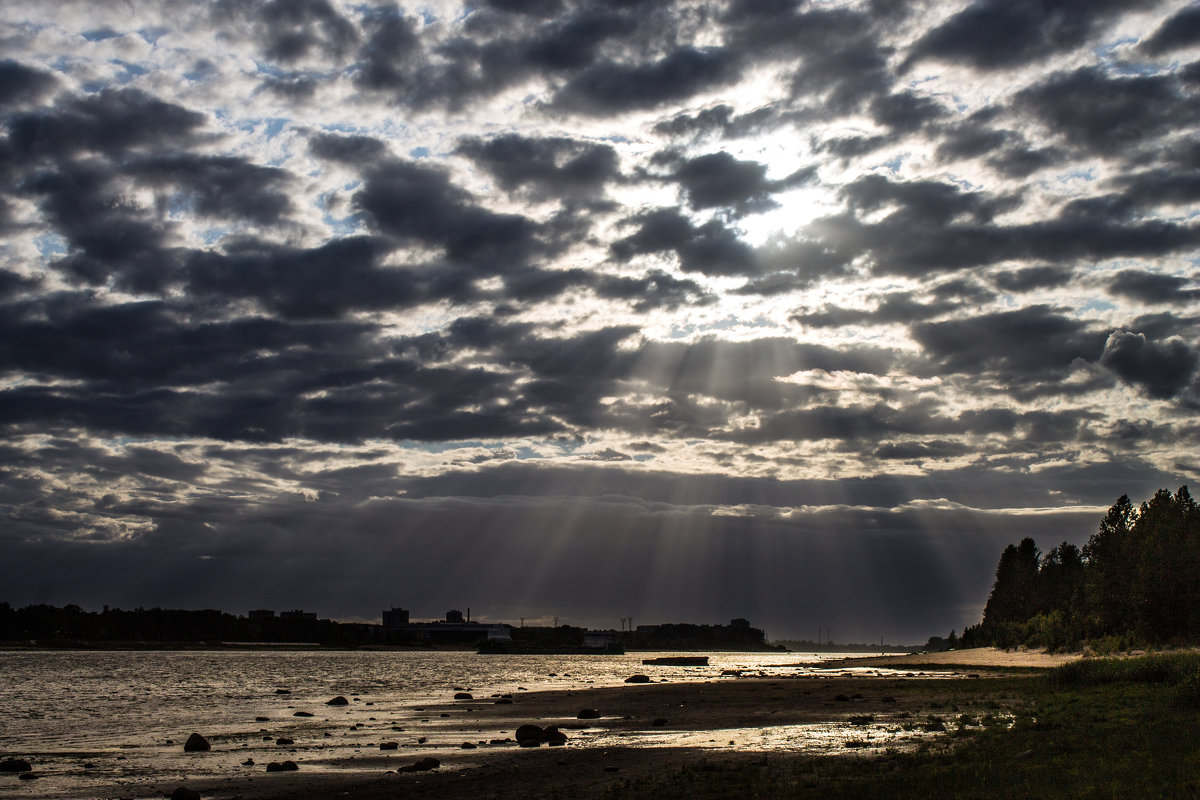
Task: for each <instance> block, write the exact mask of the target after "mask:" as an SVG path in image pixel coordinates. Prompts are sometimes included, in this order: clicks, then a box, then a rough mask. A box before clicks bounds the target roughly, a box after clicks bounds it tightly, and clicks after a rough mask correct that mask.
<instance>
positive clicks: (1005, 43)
mask: <svg viewBox="0 0 1200 800" xmlns="http://www.w3.org/2000/svg"><path fill="white" fill-rule="evenodd" d="M1126 10H1128V5H1127V4H1126V3H1122V2H1119V0H1101V1H1100V2H1088V3H1081V2H1044V1H1043V0H1021V1H1020V2H1005V0H985V2H978V3H973V4H971V5H970V6H968V7H967V8H965V9H963V10H962V11H959V12H957V13H956V14H953V15H952V16H950V17H949V19H947V20H946V21H945V22H943V23H942V24H941V25H939V26H938V27H936V28H933V29H932V30H930V31H929V32H927V33H925V34H924V35H923V36H921V38H919V39H918V40H917V41H916V42H915V43H914V44H913V46H912V48H911V51H910V53H909V56H908V62H909V63H912V62H916V61H920V60H923V59H938V60H942V61H948V62H958V63H963V64H966V65H969V66H971V67H974V68H976V69H981V70H992V69H1008V68H1013V67H1019V66H1022V65H1024V64H1026V63H1028V62H1030V61H1035V60H1039V59H1043V58H1046V57H1047V56H1050V55H1053V54H1055V53H1059V52H1064V51H1067V50H1070V49H1074V48H1076V47H1079V46H1080V45H1083V44H1085V43H1087V42H1088V41H1089V40H1090V39H1091V38H1092V37H1093V36H1095V35H1096V34H1097V33H1098V32H1099V31H1100V30H1101V29H1102V27H1103V26H1104V25H1106V24H1108V23H1110V22H1111V21H1112V20H1113V19H1114V18H1115V17H1117V16H1119V15H1120V14H1121V12H1123V11H1126Z"/></svg>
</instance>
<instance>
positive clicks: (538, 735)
mask: <svg viewBox="0 0 1200 800" xmlns="http://www.w3.org/2000/svg"><path fill="white" fill-rule="evenodd" d="M544 733H545V732H544V731H543V730H542V729H541V728H540V727H538V726H537V725H522V726H521V727H519V728H517V732H516V733H514V734H513V737H514V738H516V740H517V744H519V745H521V747H538V746H540V745H541V743H542V739H543V735H544Z"/></svg>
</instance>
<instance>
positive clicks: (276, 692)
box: [275, 689, 292, 694]
mask: <svg viewBox="0 0 1200 800" xmlns="http://www.w3.org/2000/svg"><path fill="white" fill-rule="evenodd" d="M291 693H292V690H291V689H276V690H275V694H291Z"/></svg>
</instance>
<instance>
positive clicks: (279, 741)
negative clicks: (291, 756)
mask: <svg viewBox="0 0 1200 800" xmlns="http://www.w3.org/2000/svg"><path fill="white" fill-rule="evenodd" d="M295 743H296V742H295V741H294V740H293V739H289V738H288V737H286V736H280V737H279V738H278V739H276V740H275V744H295Z"/></svg>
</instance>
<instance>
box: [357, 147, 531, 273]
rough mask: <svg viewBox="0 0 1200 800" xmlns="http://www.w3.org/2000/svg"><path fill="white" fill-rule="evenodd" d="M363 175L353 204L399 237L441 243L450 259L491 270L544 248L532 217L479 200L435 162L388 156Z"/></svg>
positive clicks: (383, 229)
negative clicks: (503, 211) (504, 211)
mask: <svg viewBox="0 0 1200 800" xmlns="http://www.w3.org/2000/svg"><path fill="white" fill-rule="evenodd" d="M364 179H365V180H364V184H363V188H362V189H360V190H359V191H358V192H357V193H356V194H355V195H354V201H355V204H356V205H357V206H358V208H360V209H361V210H362V211H364V212H365V213H366V214H367V215H368V217H369V219H370V220H371V221H372V223H373V225H374V227H375V228H376V229H377V230H379V231H381V232H383V233H386V234H388V235H390V236H394V237H396V238H397V239H399V240H401V241H403V242H411V243H420V244H424V245H427V246H431V247H437V248H441V249H442V250H443V251H444V252H445V254H446V256H447V258H449V259H450V260H452V261H455V262H459V263H465V264H469V265H471V266H472V268H474V269H478V270H481V271H484V272H490V273H496V272H501V271H503V269H504V268H505V266H507V265H520V264H524V263H526V262H527V261H528V260H529V259H530V258H531V257H532V256H533V255H535V254H536V253H537V252H538V251H540V250H541V249H542V245H541V244H540V243H539V242H538V240H537V237H536V234H537V226H536V225H535V223H533V222H531V221H530V220H529V219H528V218H526V217H524V216H521V215H519V214H499V213H496V212H494V211H489V210H488V209H486V208H483V207H482V206H479V205H478V204H476V203H475V201H474V199H473V198H472V197H471V196H470V195H469V194H468V193H467V192H466V191H464V190H463V189H461V188H459V187H458V186H456V185H455V184H454V183H452V182H451V180H450V176H449V175H448V174H447V173H446V171H444V170H442V169H439V168H437V167H433V166H426V165H423V164H419V163H416V162H411V161H388V162H385V163H380V164H378V165H376V166H374V167H372V168H371V169H370V170H369V171H368V172H367V173H366V174H365V175H364Z"/></svg>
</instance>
